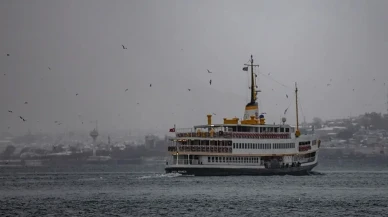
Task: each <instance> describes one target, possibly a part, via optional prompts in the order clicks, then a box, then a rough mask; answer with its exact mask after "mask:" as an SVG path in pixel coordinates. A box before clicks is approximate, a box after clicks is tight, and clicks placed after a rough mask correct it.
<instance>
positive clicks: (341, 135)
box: [337, 130, 353, 140]
mask: <svg viewBox="0 0 388 217" xmlns="http://www.w3.org/2000/svg"><path fill="white" fill-rule="evenodd" d="M352 137H353V132H352V131H351V130H342V131H340V132H339V133H338V134H337V138H338V139H343V140H348V139H350V138H352Z"/></svg>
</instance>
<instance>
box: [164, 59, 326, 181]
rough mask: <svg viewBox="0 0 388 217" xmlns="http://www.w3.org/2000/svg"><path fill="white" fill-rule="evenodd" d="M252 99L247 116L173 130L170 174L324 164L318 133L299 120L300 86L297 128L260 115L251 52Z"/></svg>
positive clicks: (272, 171) (290, 169)
mask: <svg viewBox="0 0 388 217" xmlns="http://www.w3.org/2000/svg"><path fill="white" fill-rule="evenodd" d="M249 67H250V68H251V73H250V74H251V76H250V77H251V79H250V80H251V82H250V90H251V91H250V93H251V100H250V102H249V103H248V104H247V105H246V106H245V113H244V118H243V120H241V121H240V120H239V119H238V118H231V119H227V118H224V123H222V124H213V123H212V115H207V124H206V125H199V126H194V127H193V128H189V129H187V128H186V129H175V126H174V128H172V129H170V132H174V133H175V137H173V138H172V139H171V140H170V144H169V146H168V152H169V157H168V160H167V161H166V167H165V171H166V173H179V174H182V175H194V176H228V175H308V174H309V172H310V171H311V170H312V169H313V168H314V167H315V166H317V164H318V149H319V147H320V140H319V139H317V137H316V135H315V134H314V132H311V133H309V134H301V132H300V130H299V120H298V88H297V84H296V83H295V95H296V102H295V105H296V127H293V126H291V125H289V124H287V123H286V118H285V117H283V118H282V123H281V124H278V125H276V124H266V123H265V117H264V114H261V115H258V114H259V107H258V103H257V93H258V92H260V91H257V90H256V87H257V86H256V85H255V83H256V79H255V77H257V75H256V74H255V73H254V70H253V67H258V65H254V64H253V57H252V55H251V59H250V63H249V64H245V67H244V68H243V70H244V71H248V68H249Z"/></svg>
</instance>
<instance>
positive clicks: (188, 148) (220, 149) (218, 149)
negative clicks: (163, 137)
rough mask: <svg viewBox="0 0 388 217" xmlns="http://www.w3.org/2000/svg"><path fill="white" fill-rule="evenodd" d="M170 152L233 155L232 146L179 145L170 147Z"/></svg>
mask: <svg viewBox="0 0 388 217" xmlns="http://www.w3.org/2000/svg"><path fill="white" fill-rule="evenodd" d="M168 151H170V152H176V151H178V152H210V153H232V147H231V146H215V145H201V146H200V145H179V146H178V147H176V146H169V147H168Z"/></svg>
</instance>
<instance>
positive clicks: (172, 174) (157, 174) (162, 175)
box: [138, 173, 182, 179]
mask: <svg viewBox="0 0 388 217" xmlns="http://www.w3.org/2000/svg"><path fill="white" fill-rule="evenodd" d="M179 176H182V175H181V174H179V173H156V174H152V175H148V176H141V177H138V179H156V178H175V177H179Z"/></svg>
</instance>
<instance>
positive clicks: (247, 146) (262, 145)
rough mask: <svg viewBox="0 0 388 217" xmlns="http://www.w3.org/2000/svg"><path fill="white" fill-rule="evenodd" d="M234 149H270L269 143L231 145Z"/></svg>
mask: <svg viewBox="0 0 388 217" xmlns="http://www.w3.org/2000/svg"><path fill="white" fill-rule="evenodd" d="M233 148H236V149H271V143H233Z"/></svg>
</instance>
